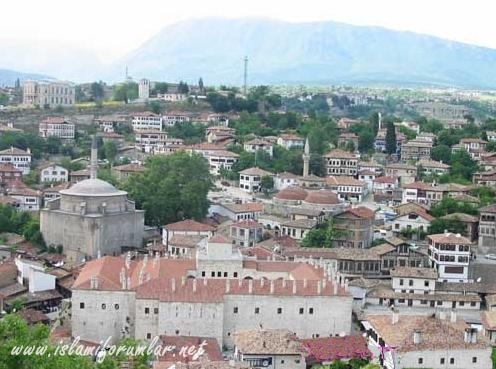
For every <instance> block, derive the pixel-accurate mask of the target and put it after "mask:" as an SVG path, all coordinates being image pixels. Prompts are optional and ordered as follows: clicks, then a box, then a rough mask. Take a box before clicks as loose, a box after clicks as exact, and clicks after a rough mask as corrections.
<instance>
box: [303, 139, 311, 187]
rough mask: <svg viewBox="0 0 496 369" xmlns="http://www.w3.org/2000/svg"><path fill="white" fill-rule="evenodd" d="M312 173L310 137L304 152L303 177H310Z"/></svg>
mask: <svg viewBox="0 0 496 369" xmlns="http://www.w3.org/2000/svg"><path fill="white" fill-rule="evenodd" d="M309 172H310V144H309V143H308V137H307V139H306V141H305V150H304V151H303V177H308V174H309Z"/></svg>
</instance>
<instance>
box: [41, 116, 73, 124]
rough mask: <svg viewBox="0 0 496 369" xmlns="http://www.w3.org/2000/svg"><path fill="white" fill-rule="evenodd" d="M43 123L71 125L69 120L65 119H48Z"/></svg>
mask: <svg viewBox="0 0 496 369" xmlns="http://www.w3.org/2000/svg"><path fill="white" fill-rule="evenodd" d="M41 123H48V124H69V122H68V121H67V119H65V118H63V117H47V118H45V119H43V120H42V121H41Z"/></svg>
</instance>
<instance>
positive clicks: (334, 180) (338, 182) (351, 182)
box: [326, 176, 367, 187]
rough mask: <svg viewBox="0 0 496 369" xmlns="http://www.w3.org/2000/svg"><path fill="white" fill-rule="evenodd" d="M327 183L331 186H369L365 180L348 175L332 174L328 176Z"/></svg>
mask: <svg viewBox="0 0 496 369" xmlns="http://www.w3.org/2000/svg"><path fill="white" fill-rule="evenodd" d="M326 183H327V185H329V186H359V187H365V186H367V184H366V183H365V182H362V181H359V180H358V179H355V178H353V177H348V176H330V177H327V178H326Z"/></svg>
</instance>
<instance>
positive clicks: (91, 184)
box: [60, 179, 127, 196]
mask: <svg viewBox="0 0 496 369" xmlns="http://www.w3.org/2000/svg"><path fill="white" fill-rule="evenodd" d="M60 193H61V194H62V195H73V196H119V195H127V192H125V191H120V190H118V189H117V188H115V187H114V186H112V185H111V184H110V183H108V182H105V181H102V180H101V179H85V180H84V181H81V182H78V183H76V184H75V185H74V186H72V187H70V188H68V189H67V190H62V191H60Z"/></svg>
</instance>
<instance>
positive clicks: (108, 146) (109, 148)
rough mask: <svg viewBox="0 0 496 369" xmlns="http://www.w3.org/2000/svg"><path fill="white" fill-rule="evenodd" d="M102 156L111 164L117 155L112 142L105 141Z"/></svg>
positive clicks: (115, 147)
mask: <svg viewBox="0 0 496 369" xmlns="http://www.w3.org/2000/svg"><path fill="white" fill-rule="evenodd" d="M102 150H103V155H104V157H105V159H107V160H108V161H110V162H111V163H113V162H114V161H115V156H116V155H117V152H118V150H117V144H116V143H115V142H114V141H106V142H104V144H103V146H102Z"/></svg>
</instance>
